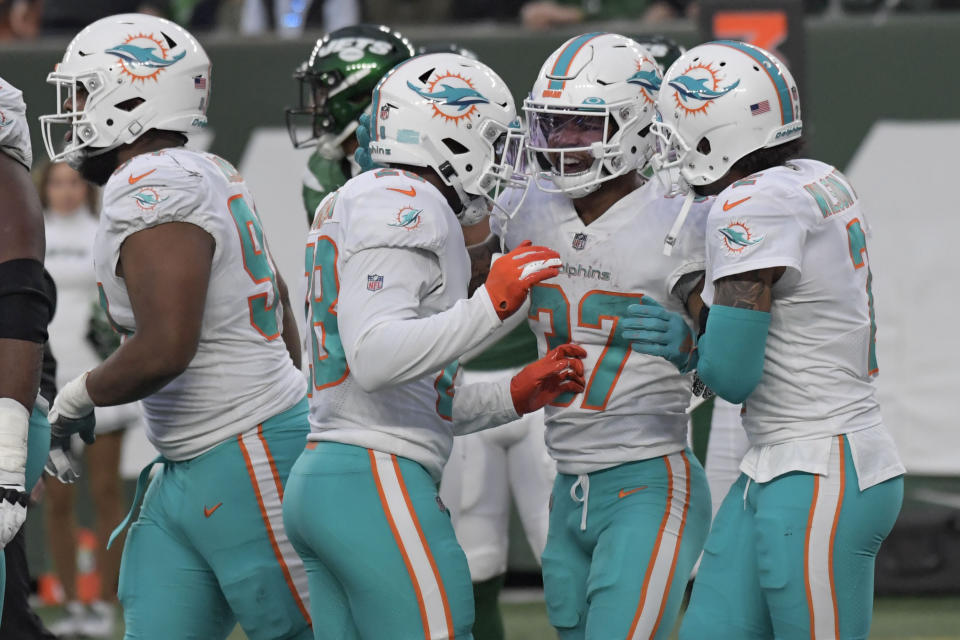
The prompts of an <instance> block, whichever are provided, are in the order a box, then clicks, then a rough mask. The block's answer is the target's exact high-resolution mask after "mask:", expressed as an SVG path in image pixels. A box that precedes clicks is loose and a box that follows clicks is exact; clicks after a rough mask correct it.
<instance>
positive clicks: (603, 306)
mask: <svg viewBox="0 0 960 640" xmlns="http://www.w3.org/2000/svg"><path fill="white" fill-rule="evenodd" d="M642 303H643V294H639V293H613V292H610V291H599V290H593V291H590V292H588V293H587V294H586V295H585V296H583V298H581V299H580V310H579V313H578V314H577V315H578V324H579V325H580V326H581V327H589V328H591V329H598V330H599V329H600V328H601V325H602V323H603V321H604V320H607V321H609V322H610V335H609V337H608V338H607V344H606V346H604V347H603V351H602V352H601V353H600V358H599V359H598V360H597V363H596V364H595V365H594V366H593V373H591V374H590V380H588V381H587V387H586V389H584V390H583V404H581V406H582V407H583V408H584V409H596V410H597V411H603V410H604V409H605V408H606V406H607V401H608V400H609V399H610V394H612V393H613V387H614V386H615V385H616V384H617V380H619V379H620V373H621V372H622V371H623V367H624V365H625V364H627V358H629V357H630V342H629V341H627V340H624V339H623V338H622V337H621V335H620V332H619V331H617V322H618V320H619V319H620V318H621V317H622V316H625V315H626V314H627V307H628V306H629V305H631V304H642Z"/></svg>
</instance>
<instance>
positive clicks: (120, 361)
mask: <svg viewBox="0 0 960 640" xmlns="http://www.w3.org/2000/svg"><path fill="white" fill-rule="evenodd" d="M195 353H196V346H195V345H194V346H193V349H192V350H191V349H189V348H186V347H178V346H171V345H167V346H163V345H159V344H157V343H153V344H151V343H150V341H149V340H147V339H145V338H144V337H143V336H141V335H140V334H136V335H134V336H133V337H131V338H130V339H128V340H127V341H125V342H124V343H123V344H122V345H120V348H119V349H117V350H116V351H115V352H114V353H113V355H111V356H110V357H109V358H107V359H106V360H105V361H104V362H103V363H102V364H101V365H100V366H98V367H97V368H95V369H93V370H92V371H91V372H90V375H89V376H87V393H89V394H90V399H91V400H93V402H94V404H96V405H97V406H98V407H102V406H112V405H117V404H127V403H128V402H135V401H137V400H142V399H143V398H146V397H147V396H149V395H151V394H153V393H155V392H157V391H159V390H160V389H162V388H163V387H165V386H166V385H167V384H169V383H170V382H171V381H172V380H173V379H174V378H176V377H177V376H179V375H180V374H181V373H183V372H184V371H185V370H186V368H187V366H189V364H190V361H191V360H193V356H194V354H195Z"/></svg>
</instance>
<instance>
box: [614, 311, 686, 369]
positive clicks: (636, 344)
mask: <svg viewBox="0 0 960 640" xmlns="http://www.w3.org/2000/svg"><path fill="white" fill-rule="evenodd" d="M619 326H620V328H621V331H622V333H621V335H622V336H623V338H624V339H625V340H629V341H630V347H631V348H632V349H633V350H634V351H636V352H638V353H645V354H647V355H651V356H659V357H661V358H665V359H667V360H669V361H670V362H671V363H673V365H674V366H675V367H676V368H677V369H679V370H680V373H687V372H688V371H691V370H693V369H695V368H696V366H697V348H696V347H697V343H696V340H694V337H693V332H692V331H690V327H688V326H687V323H686V322H685V321H684V319H683V316H681V315H680V314H679V313H674V312H672V311H667V310H666V309H664V308H663V307H661V306H660V305H659V304H656V303H652V304H651V303H649V302H648V303H646V304H632V305H630V306H629V307H627V315H626V317H624V318H621V319H620V323H619Z"/></svg>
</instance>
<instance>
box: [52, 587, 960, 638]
mask: <svg viewBox="0 0 960 640" xmlns="http://www.w3.org/2000/svg"><path fill="white" fill-rule="evenodd" d="M502 607H503V613H504V618H505V621H506V628H507V638H508V640H554V639H555V638H556V634H554V633H553V629H552V628H551V627H550V623H549V622H547V612H546V609H545V608H544V605H543V602H524V603H513V602H510V603H504V604H503V605H502ZM40 614H41V617H43V619H44V620H46V621H50V620H52V619H54V618H55V617H56V616H57V615H59V611H58V610H57V609H56V608H46V609H41V610H40ZM119 627H122V625H118V632H117V634H116V636H115V638H116V640H120V639H121V638H122V637H123V633H122V629H120V628H119ZM246 637H247V636H246V635H245V634H244V633H243V632H242V631H240V630H239V629H237V630H235V631H234V632H233V633H232V634H231V635H230V638H229V640H245V639H246ZM385 637H386V636H385ZM672 637H676V636H675V635H674V636H672ZM870 638H871V639H872V640H956V639H960V596H936V597H935V596H929V597H911V598H878V599H877V602H876V604H875V606H874V617H873V630H872V632H871V633H870Z"/></svg>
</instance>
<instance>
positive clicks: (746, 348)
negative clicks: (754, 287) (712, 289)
mask: <svg viewBox="0 0 960 640" xmlns="http://www.w3.org/2000/svg"><path fill="white" fill-rule="evenodd" d="M769 329H770V313H769V312H766V311H754V310H753V309H738V308H736V307H725V306H723V305H716V304H715V305H713V306H712V307H710V320H709V321H708V322H707V331H706V333H704V334H703V336H702V337H701V338H700V342H699V343H698V345H697V351H698V352H699V355H700V359H699V361H698V362H697V372H698V374H699V376H700V379H701V380H703V382H704V383H705V384H706V385H707V386H708V387H710V388H711V389H713V391H714V392H715V393H716V394H717V395H718V396H720V397H721V398H723V399H724V400H726V401H728V402H732V403H734V404H740V403H741V402H743V401H744V400H746V399H747V396H749V395H750V394H751V393H753V390H754V389H755V388H756V387H757V385H758V384H759V383H760V378H761V377H762V376H763V360H764V355H765V348H766V344H767V331H768V330H769Z"/></svg>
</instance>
